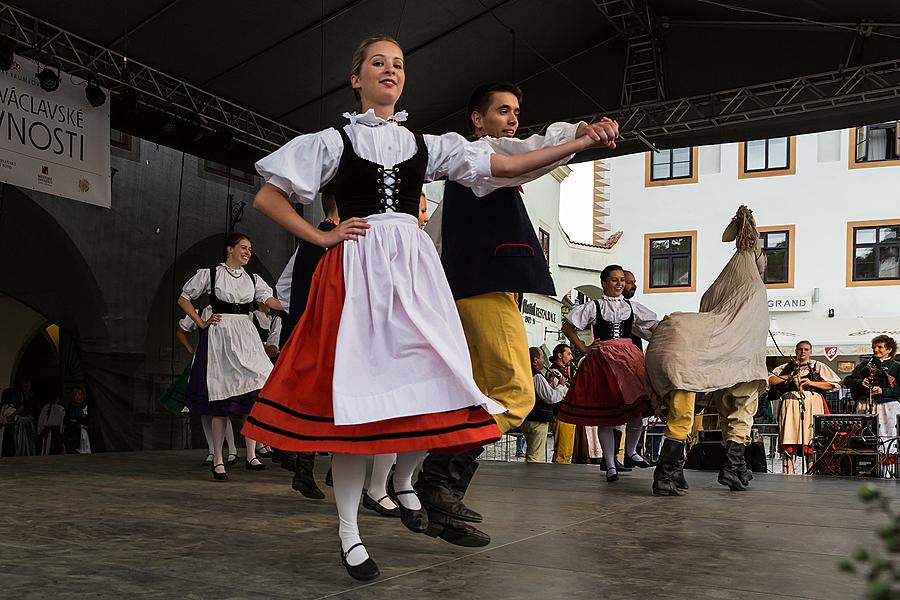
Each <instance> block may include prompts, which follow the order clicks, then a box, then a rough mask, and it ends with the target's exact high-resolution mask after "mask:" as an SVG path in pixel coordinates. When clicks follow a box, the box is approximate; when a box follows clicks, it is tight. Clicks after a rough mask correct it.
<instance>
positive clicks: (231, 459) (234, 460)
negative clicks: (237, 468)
mask: <svg viewBox="0 0 900 600" xmlns="http://www.w3.org/2000/svg"><path fill="white" fill-rule="evenodd" d="M237 461H238V455H237V454H229V455H228V459H227V460H226V461H225V464H226V465H236V464H237Z"/></svg>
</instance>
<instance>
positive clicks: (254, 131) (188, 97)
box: [0, 3, 298, 152]
mask: <svg viewBox="0 0 900 600" xmlns="http://www.w3.org/2000/svg"><path fill="white" fill-rule="evenodd" d="M0 38H2V39H4V40H7V41H8V42H11V43H12V44H13V47H14V48H13V49H14V52H16V53H17V54H21V55H23V56H27V57H28V58H31V59H33V60H36V61H38V62H40V63H41V64H44V65H48V66H52V67H57V68H61V69H62V70H63V71H66V72H67V73H69V74H71V75H73V76H75V77H80V78H82V79H84V80H92V81H96V82H97V83H98V84H99V85H101V86H103V87H106V88H107V89H109V91H110V92H111V93H113V94H117V95H118V96H120V98H122V99H124V100H127V101H128V102H130V103H135V102H136V103H139V104H142V105H144V106H147V107H150V108H151V109H153V110H156V111H159V112H160V113H162V114H165V115H169V116H172V117H175V118H177V119H182V120H185V121H187V122H189V123H191V124H192V126H194V127H198V128H200V129H202V130H206V131H211V132H217V133H222V132H223V131H225V132H227V134H228V135H230V136H233V140H234V142H237V143H240V144H244V145H247V146H251V147H253V148H258V149H260V150H263V151H265V152H270V151H272V150H273V149H275V148H278V147H280V146H282V145H284V144H285V142H287V141H288V140H290V139H292V138H293V137H295V136H296V135H298V132H297V131H294V130H293V129H290V128H288V127H285V126H284V125H282V124H280V123H278V122H276V121H274V120H272V119H269V118H268V117H265V116H263V115H261V114H259V113H256V112H253V111H252V110H249V109H247V108H244V107H242V106H240V105H238V104H235V103H234V102H230V101H228V100H225V99H224V98H220V97H218V96H216V95H214V94H210V93H209V92H207V91H204V90H203V89H201V88H199V87H197V86H194V85H191V84H189V83H187V82H185V81H182V80H180V79H178V78H176V77H173V76H171V75H167V74H165V73H163V72H162V71H159V70H157V69H154V68H153V67H149V66H147V65H144V64H141V63H140V62H138V61H135V60H131V59H130V58H128V57H127V56H125V55H124V54H121V53H119V52H115V51H113V50H110V49H108V48H104V47H103V46H100V45H98V44H95V43H94V42H91V41H89V40H86V39H84V38H82V37H79V36H77V35H75V34H73V33H69V32H68V31H65V30H63V29H60V28H59V27H57V26H56V25H53V24H51V23H48V22H46V21H43V20H41V19H38V18H37V17H34V16H32V15H30V14H28V13H26V12H24V11H22V10H19V9H18V8H15V7H12V6H9V5H7V4H3V3H0Z"/></svg>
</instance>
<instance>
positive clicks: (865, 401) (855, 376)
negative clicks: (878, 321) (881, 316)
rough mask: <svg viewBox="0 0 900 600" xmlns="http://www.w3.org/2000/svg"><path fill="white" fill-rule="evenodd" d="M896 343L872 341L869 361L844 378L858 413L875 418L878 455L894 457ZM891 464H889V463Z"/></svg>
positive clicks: (898, 378)
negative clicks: (873, 415)
mask: <svg viewBox="0 0 900 600" xmlns="http://www.w3.org/2000/svg"><path fill="white" fill-rule="evenodd" d="M896 353H897V342H896V341H895V340H894V338H892V337H890V336H887V335H878V336H875V337H874V338H872V358H870V359H866V360H863V361H862V362H860V363H859V364H858V365H856V368H855V369H853V372H852V373H850V374H849V375H847V377H846V378H844V385H845V386H847V387H848V388H850V393H851V394H852V395H853V399H854V400H855V401H856V410H857V412H869V413H874V414H875V415H878V435H879V436H880V439H881V445H882V447H881V452H882V453H884V454H885V455H887V456H888V457H889V456H890V455H896V453H897V433H898V432H897V416H898V415H900V362H897V360H895V358H894V356H895V355H896ZM888 462H889V463H890V462H891V460H888Z"/></svg>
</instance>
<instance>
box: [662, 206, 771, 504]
mask: <svg viewBox="0 0 900 600" xmlns="http://www.w3.org/2000/svg"><path fill="white" fill-rule="evenodd" d="M722 241H723V242H735V246H736V251H735V253H734V255H733V256H732V257H731V260H730V261H728V264H727V265H725V268H724V269H722V272H721V273H720V274H719V277H718V278H716V280H715V282H713V284H712V285H711V286H710V287H709V289H708V290H706V293H704V294H703V297H702V298H701V299H700V312H699V313H688V312H676V313H672V314H670V315H669V316H667V317H666V318H665V319H663V320H662V322H660V323H659V325H657V327H656V329H655V330H654V332H653V337H652V338H651V339H650V346H649V347H648V348H647V359H646V365H647V379H648V380H649V382H650V385H651V386H652V387H653V390H654V392H656V394H657V395H658V397H659V398H662V399H663V400H664V402H665V404H666V406H667V407H668V411H669V412H668V418H667V419H666V433H665V440H664V442H663V446H662V449H661V450H660V453H659V461H658V462H657V463H656V470H655V471H654V473H653V493H654V494H657V495H660V496H682V495H684V490H686V489H687V487H688V485H687V481H686V480H685V478H684V470H683V467H684V450H685V444H686V443H687V442H688V439H689V437H690V433H691V430H692V427H693V423H694V404H695V398H696V396H697V394H698V393H708V394H709V398H710V402H711V404H713V405H714V406H715V407H716V410H718V412H719V415H721V417H722V418H723V419H724V424H723V427H722V437H723V443H724V444H725V462H724V464H723V465H722V469H721V471H719V483H721V484H722V485H725V486H728V487H729V488H730V489H731V490H732V491H735V492H740V491H744V490H745V489H747V485H749V483H750V480H751V479H753V475H752V474H751V473H750V471H749V470H748V469H747V463H746V461H745V458H744V452H745V450H746V446H747V444H749V443H750V428H751V426H752V425H753V415H754V414H755V413H756V405H757V401H758V399H759V394H760V393H761V392H762V391H763V390H765V389H766V379H767V378H768V371H767V369H766V335H767V334H768V331H769V307H768V302H767V300H766V286H765V284H764V283H763V280H762V274H763V273H765V270H766V255H765V252H764V251H763V250H762V248H761V245H760V241H759V232H758V231H757V229H756V222H755V220H754V219H753V214H752V212H751V211H750V209H748V208H747V207H746V206H741V207H740V208H739V209H738V211H737V214H736V215H735V216H734V218H733V219H732V220H731V223H730V224H729V225H728V227H727V228H726V229H725V232H724V233H723V235H722Z"/></svg>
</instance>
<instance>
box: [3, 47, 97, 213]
mask: <svg viewBox="0 0 900 600" xmlns="http://www.w3.org/2000/svg"><path fill="white" fill-rule="evenodd" d="M37 72H38V65H37V63H35V62H33V61H31V60H29V59H27V58H23V57H21V56H16V57H15V61H14V62H13V66H12V68H11V69H9V70H8V71H0V181H3V182H5V183H10V184H12V185H16V186H19V187H24V188H28V189H31V190H36V191H39V192H45V193H47V194H53V195H55V196H62V197H64V198H70V199H72V200H78V201H79V202H87V203H88V204H95V205H97V206H103V207H105V208H109V207H110V205H111V199H112V192H111V190H110V184H111V176H110V164H109V102H106V103H104V104H103V106H100V107H98V108H94V107H93V106H91V105H90V104H89V103H88V101H87V98H85V95H84V90H85V86H86V85H87V82H85V81H83V80H80V79H77V78H73V77H72V76H70V75H69V74H68V73H65V72H60V74H59V76H60V82H59V88H57V89H56V91H53V92H47V91H45V90H43V89H42V88H41V86H40V83H39V82H38V79H37V77H36V75H37ZM55 72H56V70H55V69H54V73H55ZM104 91H105V90H104Z"/></svg>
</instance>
